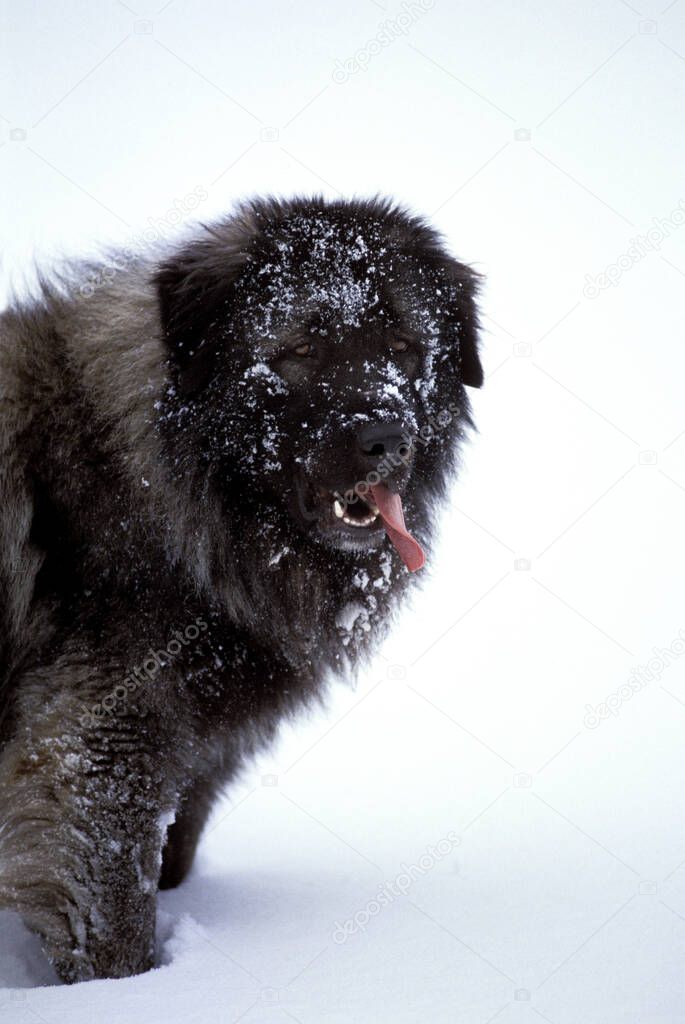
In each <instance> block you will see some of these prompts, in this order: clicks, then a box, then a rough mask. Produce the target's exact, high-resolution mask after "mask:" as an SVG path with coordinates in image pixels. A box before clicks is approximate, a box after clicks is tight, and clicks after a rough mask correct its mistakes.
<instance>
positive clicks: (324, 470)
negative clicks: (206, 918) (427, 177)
mask: <svg viewBox="0 0 685 1024" xmlns="http://www.w3.org/2000/svg"><path fill="white" fill-rule="evenodd" d="M90 269H92V268H90ZM88 272H89V268H86V267H84V268H80V269H79V268H77V269H76V270H74V271H73V272H72V273H71V275H70V276H69V277H68V278H67V279H65V280H64V281H63V282H62V284H61V286H59V287H58V286H56V285H47V284H46V285H44V287H43V293H42V297H41V299H40V300H39V301H36V302H35V303H33V304H32V305H21V306H17V307H15V308H14V309H11V310H9V311H7V312H6V313H5V314H4V315H3V316H2V318H1V319H0V389H1V390H0V782H1V783H2V786H1V787H0V905H2V906H8V907H11V908H15V909H18V910H19V911H20V912H21V913H22V914H23V916H24V918H25V920H26V921H27V922H28V923H29V925H30V926H31V927H33V928H34V929H35V930H36V931H38V932H39V933H40V935H41V936H42V937H43V941H44V944H45V948H46V950H47V952H48V954H49V955H50V957H51V958H52V960H53V962H54V963H55V964H56V966H57V968H58V970H59V971H60V973H61V975H62V976H63V977H64V978H65V979H66V980H76V979H82V978H89V977H102V976H121V975H125V974H130V973H135V972H138V971H141V970H145V969H146V968H147V967H149V966H150V964H151V962H152V936H153V924H154V894H155V891H156V889H157V886H158V884H161V885H163V886H169V885H174V884H178V882H179V881H181V880H182V878H183V877H184V875H185V873H186V872H187V870H188V869H189V867H190V865H191V863H192V858H193V854H194V850H195V846H196V843H197V840H198V838H199V835H200V832H201V829H202V826H203V824H204V821H205V820H206V816H207V814H208V813H209V810H210V808H211V804H212V801H213V799H214V798H215V795H216V793H217V792H218V791H219V790H220V789H221V787H222V786H224V785H225V784H226V783H227V782H229V781H230V779H231V778H232V777H234V775H235V773H236V772H237V771H238V770H239V767H240V764H241V762H242V761H243V759H244V758H245V756H246V755H249V754H250V753H251V752H252V751H254V750H255V749H256V747H257V746H259V745H260V744H262V743H264V742H267V741H268V740H269V739H270V738H271V737H272V735H273V733H274V730H275V728H276V726H277V724H278V721H279V720H280V719H281V717H282V715H283V714H285V713H287V712H289V711H291V710H293V709H295V708H297V707H298V706H301V705H302V703H303V702H306V701H307V700H311V699H315V698H316V697H317V695H318V694H319V693H320V692H321V690H322V686H323V684H324V681H325V678H326V677H327V676H328V675H329V674H330V672H331V670H333V671H338V672H340V671H341V670H351V669H353V668H354V666H355V664H356V663H358V661H359V659H360V658H361V657H363V655H364V654H365V652H367V651H370V650H371V649H372V647H373V645H374V644H376V643H377V642H378V640H379V639H380V638H381V637H382V635H383V633H384V630H385V629H386V628H387V624H388V622H389V620H390V618H391V615H392V612H393V610H394V609H395V607H396V606H397V602H398V601H399V599H400V598H401V596H402V595H403V593H404V592H405V590H406V588H407V586H408V584H409V582H410V580H411V579H412V577H411V576H410V575H409V573H408V572H407V570H406V569H405V567H404V566H403V564H402V562H401V560H400V559H399V558H398V556H397V553H396V551H395V550H394V549H393V547H392V546H391V545H390V544H389V542H388V539H387V538H386V535H385V531H384V530H383V527H382V522H381V519H380V517H378V516H375V513H374V511H373V508H374V506H373V501H372V500H371V499H370V498H369V493H370V492H369V490H368V486H367V485H368V483H369V482H371V483H373V481H374V480H376V479H381V480H383V481H384V482H385V483H386V485H387V487H388V489H389V490H390V491H392V492H395V493H399V494H400V495H401V496H402V502H403V505H404V512H405V516H406V520H407V525H408V527H409V529H410V530H411V532H412V533H413V534H414V535H415V537H417V538H418V540H419V541H420V542H421V545H422V546H423V547H424V548H425V549H426V550H427V551H428V552H429V553H430V547H431V539H432V534H433V525H434V517H435V510H436V506H437V504H438V503H439V501H440V499H442V498H443V496H444V494H445V491H446V488H447V485H448V482H449V480H450V479H451V477H452V475H453V472H454V470H455V467H456V462H457V457H458V451H459V444H460V441H461V440H462V438H463V435H464V432H465V430H466V428H467V427H468V426H469V425H470V415H469V406H468V400H467V397H466V393H465V390H464V387H465V386H474V387H478V386H480V384H481V383H482V371H481V366H480V361H479V357H478V346H477V331H478V320H477V311H476V305H475V292H476V285H477V279H476V275H475V274H474V272H473V271H472V270H470V269H469V268H468V267H466V266H464V265H463V264H460V263H458V262H457V261H455V260H454V259H452V258H451V257H450V256H449V255H447V253H446V252H445V250H444V248H443V245H442V243H441V240H440V239H439V237H438V236H437V235H436V233H435V232H434V231H433V230H432V229H431V228H429V227H428V226H427V225H426V224H425V223H424V222H423V221H422V220H420V219H419V218H416V217H412V216H410V215H408V214H407V213H406V212H404V211H403V210H401V209H399V208H397V207H396V206H394V205H393V204H391V203H390V202H388V201H385V200H370V201H350V202H348V201H342V200H340V201H335V202H328V201H325V200H323V199H296V200H293V201H290V202H278V201H275V200H257V201H254V202H250V203H247V204H245V205H243V206H242V207H240V208H239V210H238V211H237V213H236V214H235V215H233V216H232V217H230V218H228V219H226V220H225V221H223V222H221V223H219V224H217V225H215V226H213V227H211V228H206V229H203V230H202V231H201V232H200V233H199V234H198V236H197V238H195V239H194V240H191V241H189V242H188V243H186V244H185V245H181V246H180V248H178V249H177V251H175V252H173V253H171V254H166V256H164V257H161V256H160V257H159V258H158V259H157V260H155V261H150V260H143V259H137V260H133V261H129V263H128V265H127V266H125V267H124V269H122V270H119V271H118V272H117V273H116V274H115V275H114V277H113V280H111V282H110V283H109V284H107V286H106V287H102V288H99V289H98V290H96V291H95V293H94V294H92V295H90V294H87V293H84V291H83V289H82V288H81V293H79V285H81V284H82V282H83V280H84V279H85V275H87V274H88ZM85 295H87V297H84V296H85ZM341 509H342V512H341ZM172 637H173V638H174V639H173V640H172ZM172 645H173V647H172ZM176 648H178V650H177V649H176ZM160 652H161V653H160ZM153 655H154V657H153ZM146 659H147V660H146ZM146 665H147V668H145V666H146ZM153 665H154V666H155V668H154V671H153V669H152V666H153ZM174 816H175V821H174V823H173V824H169V822H170V821H171V819H172V818H173V817H174ZM107 851H109V852H107ZM160 872H161V878H160Z"/></svg>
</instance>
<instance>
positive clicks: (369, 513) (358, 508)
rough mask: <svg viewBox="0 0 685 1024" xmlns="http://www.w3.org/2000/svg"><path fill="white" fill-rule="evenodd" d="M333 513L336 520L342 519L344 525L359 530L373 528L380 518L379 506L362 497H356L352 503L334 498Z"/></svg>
mask: <svg viewBox="0 0 685 1024" xmlns="http://www.w3.org/2000/svg"><path fill="white" fill-rule="evenodd" d="M333 512H334V514H335V517H336V519H342V521H343V523H346V524H347V525H348V526H352V527H354V528H355V529H358V530H359V529H362V530H363V529H368V528H369V527H370V526H373V524H374V523H375V522H376V521H377V519H378V516H379V511H378V506H377V505H376V504H375V503H374V502H372V501H369V500H368V499H366V498H363V497H362V496H361V495H356V496H355V499H354V501H351V502H350V501H347V500H342V501H341V499H340V498H339V497H334V498H333Z"/></svg>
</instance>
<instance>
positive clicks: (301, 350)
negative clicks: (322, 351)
mask: <svg viewBox="0 0 685 1024" xmlns="http://www.w3.org/2000/svg"><path fill="white" fill-rule="evenodd" d="M291 351H292V352H294V353H295V355H296V356H303V357H304V356H313V355H314V346H313V345H310V344H309V342H308V341H305V342H304V343H303V344H302V345H296V346H295V348H294V349H292V350H291Z"/></svg>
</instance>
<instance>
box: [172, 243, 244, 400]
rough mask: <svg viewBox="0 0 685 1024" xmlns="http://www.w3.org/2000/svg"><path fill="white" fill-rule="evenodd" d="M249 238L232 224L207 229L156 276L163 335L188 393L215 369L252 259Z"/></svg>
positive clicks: (178, 380) (177, 376)
mask: <svg viewBox="0 0 685 1024" xmlns="http://www.w3.org/2000/svg"><path fill="white" fill-rule="evenodd" d="M244 241H245V240H244V237H243V236H241V235H240V234H239V233H238V232H237V231H236V230H235V226H234V225H233V224H230V225H226V226H225V227H224V228H223V230H222V229H221V228H219V229H211V230H209V229H207V236H206V237H205V238H203V239H201V240H197V241H195V242H191V243H190V244H189V245H187V246H185V247H184V248H183V249H181V250H180V251H179V252H178V253H177V254H176V255H175V256H173V257H171V258H170V259H168V260H167V261H166V262H164V263H162V264H161V265H160V267H159V269H158V270H157V272H156V274H155V276H154V281H155V285H156V287H157V297H158V301H159V315H160V320H161V326H162V336H163V339H164V341H165V344H166V346H167V349H168V352H169V361H170V364H171V366H172V369H173V372H174V378H175V381H176V383H177V385H178V387H179V390H180V391H181V393H182V394H184V395H191V394H194V393H196V392H198V391H200V390H201V389H202V388H203V387H205V386H206V385H207V384H208V383H209V381H210V380H211V378H212V376H213V374H214V371H215V369H216V366H217V362H218V357H219V354H220V352H219V348H220V338H221V334H222V332H221V330H220V327H221V324H222V323H224V324H225V325H226V328H227V329H228V328H229V326H230V320H231V308H232V298H233V292H234V289H235V283H236V281H237V279H238V277H239V275H240V273H241V271H242V269H243V267H244V265H245V263H246V261H247V259H248V256H247V252H246V251H245V247H244V245H243V244H242V243H243V242H244Z"/></svg>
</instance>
